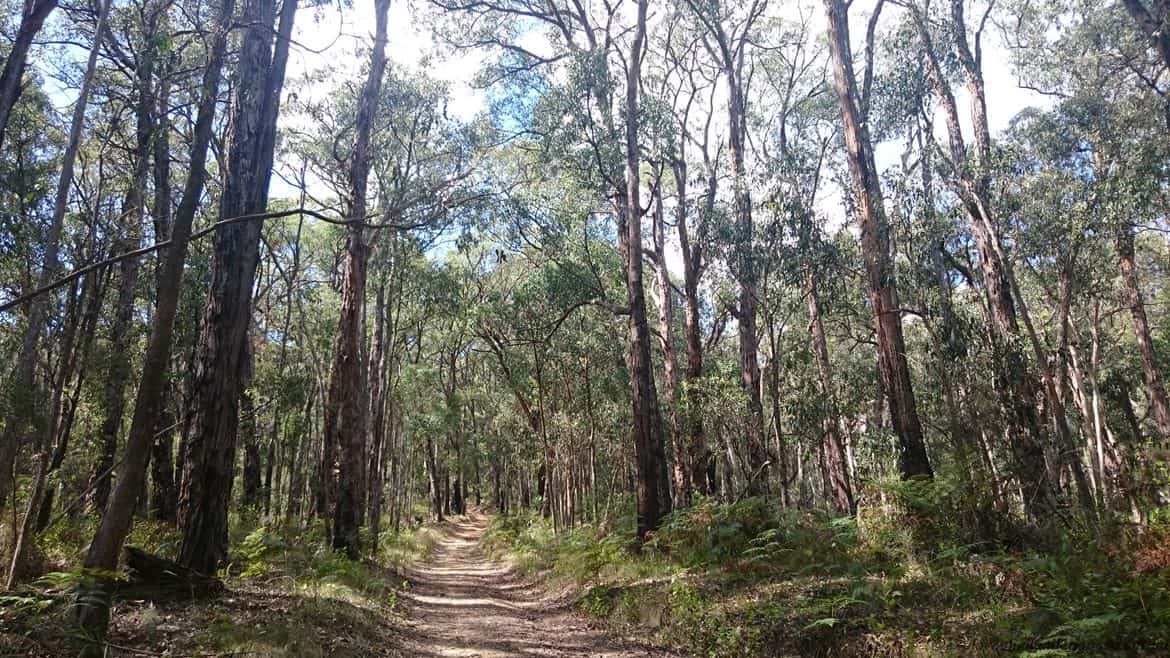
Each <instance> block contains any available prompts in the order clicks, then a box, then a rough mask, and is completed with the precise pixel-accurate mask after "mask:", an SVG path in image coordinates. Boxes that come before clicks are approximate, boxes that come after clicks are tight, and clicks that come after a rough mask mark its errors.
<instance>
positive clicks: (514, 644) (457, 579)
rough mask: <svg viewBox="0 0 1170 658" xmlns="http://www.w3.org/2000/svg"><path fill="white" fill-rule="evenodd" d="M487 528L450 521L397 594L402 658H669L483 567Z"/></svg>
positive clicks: (501, 571) (505, 571) (500, 570)
mask: <svg viewBox="0 0 1170 658" xmlns="http://www.w3.org/2000/svg"><path fill="white" fill-rule="evenodd" d="M486 526H487V521H486V519H484V518H483V517H475V516H473V517H468V518H465V519H460V520H454V521H453V525H452V527H451V529H450V531H449V532H448V533H447V534H446V535H445V536H444V538H443V540H442V541H441V542H440V543H439V545H438V546H437V547H436V548H435V551H434V554H433V555H432V556H431V557H430V558H429V559H428V560H426V561H425V562H423V563H421V564H419V565H417V566H416V567H415V568H414V569H413V571H412V573H411V576H410V579H411V585H410V587H409V588H408V589H406V590H405V591H403V592H402V593H401V595H400V596H401V602H402V613H403V615H404V616H405V618H406V620H407V624H408V625H409V628H408V629H406V631H407V632H406V636H407V637H406V646H404V647H403V649H404V650H405V651H404V653H405V654H406V655H409V656H420V657H423V658H431V657H433V658H438V657H440V656H442V657H446V656H460V657H470V656H477V657H480V658H502V657H504V656H522V657H524V656H529V657H537V656H540V657H546V656H547V657H558V658H559V657H562V656H597V657H600V658H634V657H635V656H652V657H658V658H670V657H671V656H672V654H669V653H666V652H664V651H662V650H659V649H654V648H652V647H649V646H645V645H642V644H639V643H637V642H635V641H632V640H630V639H627V638H621V637H617V636H615V635H614V634H612V633H608V632H606V631H603V630H599V629H598V628H596V627H594V626H592V625H591V624H590V623H589V622H588V621H587V620H586V619H584V618H583V617H581V616H580V615H579V614H577V613H575V612H573V611H572V610H571V609H569V608H567V607H566V605H565V604H564V603H563V601H557V600H555V599H554V598H552V597H550V596H549V595H548V594H546V593H545V592H544V591H543V590H542V589H541V588H539V587H538V586H535V585H533V584H532V583H529V582H527V581H525V580H524V579H523V578H521V577H520V576H518V575H517V574H515V573H513V572H512V570H511V569H509V567H508V566H507V565H505V564H502V563H500V562H496V561H493V560H490V559H488V558H487V557H486V556H485V555H484V553H483V551H482V550H481V549H480V547H479V540H480V538H481V537H482V536H483V533H484V529H485V528H486Z"/></svg>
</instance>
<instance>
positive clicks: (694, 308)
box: [674, 160, 718, 495]
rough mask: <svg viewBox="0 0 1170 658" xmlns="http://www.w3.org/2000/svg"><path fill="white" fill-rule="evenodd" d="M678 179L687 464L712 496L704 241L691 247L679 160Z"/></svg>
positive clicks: (711, 192) (712, 183)
mask: <svg viewBox="0 0 1170 658" xmlns="http://www.w3.org/2000/svg"><path fill="white" fill-rule="evenodd" d="M674 179H675V185H676V186H677V188H678V189H677V195H678V202H677V205H676V210H675V213H676V216H675V221H676V223H677V225H678V240H679V249H680V251H681V252H682V257H683V297H684V301H685V305H684V314H683V333H684V334H685V336H686V344H687V367H686V381H687V389H686V401H685V402H686V404H685V409H686V416H685V418H686V430H687V461H688V462H689V465H690V469H691V473H690V481H691V484H692V485H693V486H694V487H695V489H696V490H697V491H698V492H699V493H701V494H704V495H707V494H709V493H711V490H712V488H713V486H712V485H713V483H714V481H715V478H714V477H713V473H714V468H713V467H714V461H713V456H712V454H711V451H710V449H709V448H708V447H707V439H706V436H705V434H704V431H703V414H702V395H701V391H700V388H701V383H700V380H701V378H702V376H703V328H702V325H701V324H700V322H699V307H700V299H699V279H700V278H701V276H702V271H703V245H702V244H701V241H699V242H696V243H694V244H692V243H691V236H690V231H689V229H688V227H687V203H686V198H687V166H686V162H685V161H683V160H679V161H678V162H676V163H675V164H674ZM717 184H718V178H716V177H714V176H712V177H711V179H710V181H709V183H708V192H709V194H708V196H709V197H710V198H711V199H712V200H713V199H714V189H713V188H714V187H715V185H717Z"/></svg>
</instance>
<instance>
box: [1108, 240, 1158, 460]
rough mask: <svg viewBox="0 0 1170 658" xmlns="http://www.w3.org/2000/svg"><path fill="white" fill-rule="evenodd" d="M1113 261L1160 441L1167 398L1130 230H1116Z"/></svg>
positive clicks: (1151, 415)
mask: <svg viewBox="0 0 1170 658" xmlns="http://www.w3.org/2000/svg"><path fill="white" fill-rule="evenodd" d="M1116 245H1117V260H1118V264H1119V266H1120V268H1121V280H1122V282H1123V283H1124V285H1125V303H1126V305H1127V306H1129V313H1130V317H1131V318H1132V319H1133V334H1134V339H1135V340H1136V341H1137V345H1138V354H1139V355H1141V360H1142V377H1143V378H1144V379H1145V383H1146V396H1147V397H1148V398H1149V401H1150V417H1151V418H1152V419H1153V421H1154V427H1156V428H1157V430H1158V432H1159V433H1160V434H1161V435H1162V436H1163V437H1170V398H1168V397H1167V395H1166V385H1165V384H1164V383H1163V379H1162V373H1161V371H1159V369H1158V357H1157V355H1155V354H1154V341H1153V339H1151V338H1150V321H1149V320H1148V319H1147V318H1146V305H1145V299H1144V298H1143V296H1142V288H1141V285H1140V284H1139V283H1138V274H1137V262H1136V259H1135V256H1134V238H1133V228H1131V227H1130V226H1128V225H1126V226H1122V227H1119V228H1118V229H1117V239H1116Z"/></svg>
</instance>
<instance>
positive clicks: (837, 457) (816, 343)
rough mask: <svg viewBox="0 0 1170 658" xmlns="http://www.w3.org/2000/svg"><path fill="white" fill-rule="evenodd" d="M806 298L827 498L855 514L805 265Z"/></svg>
mask: <svg viewBox="0 0 1170 658" xmlns="http://www.w3.org/2000/svg"><path fill="white" fill-rule="evenodd" d="M804 281H805V295H806V296H807V298H808V330H809V334H811V337H812V345H813V354H814V355H815V356H816V360H817V374H818V375H819V377H820V383H821V399H822V401H823V404H824V410H825V415H824V419H823V423H824V441H823V446H822V450H823V452H824V466H825V468H824V475H825V485H826V487H827V488H828V491H827V492H826V493H827V494H828V496H827V497H828V499H829V501H830V502H832V504H833V508H834V509H835V510H836V511H837V512H839V513H841V514H852V513H853V512H854V509H855V508H854V502H853V487H852V486H851V485H850V483H849V468H848V466H847V465H846V463H845V442H844V440H843V439H842V436H841V420H840V418H841V413H840V410H839V409H838V408H837V396H836V395H835V394H834V392H833V366H832V364H831V363H830V362H829V348H828V344H827V343H826V341H825V325H824V323H823V322H822V321H821V309H820V300H819V298H818V297H817V281H816V278H815V276H814V274H813V270H812V267H811V265H806V266H805V272H804Z"/></svg>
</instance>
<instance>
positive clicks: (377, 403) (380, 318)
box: [366, 282, 389, 546]
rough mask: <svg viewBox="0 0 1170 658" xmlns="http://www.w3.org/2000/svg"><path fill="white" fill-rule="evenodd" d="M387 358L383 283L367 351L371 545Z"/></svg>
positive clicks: (378, 509)
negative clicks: (368, 353) (371, 347)
mask: <svg viewBox="0 0 1170 658" xmlns="http://www.w3.org/2000/svg"><path fill="white" fill-rule="evenodd" d="M388 369H389V359H388V358H387V356H386V283H385V282H382V283H381V284H380V285H379V286H378V292H377V296H376V298H375V302H374V348H373V349H372V350H371V351H370V365H369V373H370V421H371V422H370V439H369V444H370V450H369V453H370V454H369V464H368V465H367V467H366V472H367V474H368V479H369V487H368V491H367V492H366V509H367V512H366V518H367V519H368V523H369V526H370V535H371V537H372V539H373V541H374V545H375V546H377V545H378V534H379V533H380V532H381V529H382V497H383V495H382V489H383V475H382V464H383V463H385V461H384V459H383V443H384V442H385V439H386V380H387V374H388Z"/></svg>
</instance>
